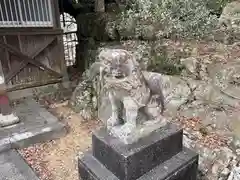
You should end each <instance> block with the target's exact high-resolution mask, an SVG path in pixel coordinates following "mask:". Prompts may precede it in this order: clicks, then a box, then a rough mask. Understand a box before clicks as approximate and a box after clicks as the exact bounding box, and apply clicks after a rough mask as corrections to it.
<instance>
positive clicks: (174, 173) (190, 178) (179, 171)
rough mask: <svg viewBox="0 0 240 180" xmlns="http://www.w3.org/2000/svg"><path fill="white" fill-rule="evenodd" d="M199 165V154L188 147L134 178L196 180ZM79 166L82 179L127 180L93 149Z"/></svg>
mask: <svg viewBox="0 0 240 180" xmlns="http://www.w3.org/2000/svg"><path fill="white" fill-rule="evenodd" d="M109 160H110V159H109ZM197 166H198V155H197V154H196V153H194V152H193V151H191V150H189V149H187V148H183V150H182V151H181V152H180V153H178V154H176V155H175V156H173V157H172V158H171V159H169V160H167V161H165V162H163V163H162V164H160V165H158V166H156V167H155V168H153V169H151V170H150V171H149V172H147V173H146V174H144V175H142V176H141V177H139V178H137V179H132V180H196V178H197ZM78 167H79V174H80V179H82V180H126V179H125V178H118V177H116V176H115V175H114V174H113V173H112V172H111V171H109V170H108V169H107V168H106V167H105V166H104V165H103V164H101V163H100V162H99V161H98V160H97V159H96V158H95V157H94V156H93V155H92V152H91V151H88V152H87V153H85V154H84V156H83V157H81V158H79V161H78Z"/></svg>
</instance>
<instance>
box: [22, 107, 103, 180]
mask: <svg viewBox="0 0 240 180" xmlns="http://www.w3.org/2000/svg"><path fill="white" fill-rule="evenodd" d="M50 111H51V112H52V113H53V114H55V115H57V116H58V117H61V118H60V119H61V120H62V121H63V122H64V123H66V125H67V127H68V134H67V135H66V136H64V137H62V138H60V139H58V140H52V141H49V142H47V143H43V144H36V145H34V146H31V147H28V148H25V149H22V150H20V153H21V154H22V155H23V157H24V158H25V159H26V161H27V162H28V163H29V164H30V165H31V167H32V168H33V169H34V170H35V172H36V173H37V175H38V176H39V177H40V179H41V180H70V179H71V180H78V172H77V156H78V155H79V154H81V153H83V152H84V151H85V150H87V148H89V147H90V146H91V132H92V130H94V129H96V128H97V127H98V126H99V125H101V124H100V123H99V122H97V121H96V120H95V121H94V120H93V121H87V122H86V121H84V120H83V119H82V118H81V117H80V116H79V115H78V114H76V113H74V112H72V110H71V109H70V108H68V107H66V106H62V105H58V106H57V107H54V108H52V109H50Z"/></svg>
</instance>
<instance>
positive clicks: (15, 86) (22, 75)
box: [0, 0, 67, 92]
mask: <svg viewBox="0 0 240 180" xmlns="http://www.w3.org/2000/svg"><path fill="white" fill-rule="evenodd" d="M62 33H63V31H62V29H61V25H60V13H59V6H58V0H0V76H4V79H5V87H6V90H7V91H8V92H13V91H18V90H25V89H29V88H33V87H38V86H43V85H47V84H53V83H58V82H63V81H65V80H67V74H66V66H65V62H64V50H63V42H62Z"/></svg>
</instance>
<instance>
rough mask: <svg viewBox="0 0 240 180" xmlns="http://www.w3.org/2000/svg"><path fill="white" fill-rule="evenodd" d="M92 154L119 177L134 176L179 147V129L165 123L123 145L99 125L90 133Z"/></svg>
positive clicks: (147, 169) (169, 156)
mask: <svg viewBox="0 0 240 180" xmlns="http://www.w3.org/2000/svg"><path fill="white" fill-rule="evenodd" d="M92 146H93V149H92V151H93V156H94V157H95V158H96V159H98V160H99V161H100V162H101V163H102V164H103V165H104V166H106V167H107V168H108V169H109V170H110V171H111V172H112V173H113V174H115V175H116V176H117V177H118V178H120V179H126V180H127V179H129V180H130V179H136V178H138V177H140V176H141V175H143V174H144V173H146V172H147V171H149V170H150V169H152V168H154V167H155V166H157V165H158V164H160V163H162V162H164V161H166V160H168V159H169V158H171V157H172V156H174V155H175V154H177V153H178V152H180V151H181V150H182V131H181V130H180V129H178V128H177V127H176V126H174V125H171V124H168V125H167V126H165V127H162V128H160V129H159V130H156V131H155V132H153V133H152V134H150V135H148V136H146V137H143V138H142V139H140V140H139V141H138V142H136V143H134V144H131V145H127V146H126V145H125V144H123V143H121V141H120V140H118V139H116V138H114V137H111V136H110V135H109V134H108V133H107V131H106V129H104V128H102V129H100V130H99V131H96V132H95V133H94V134H93V143H92Z"/></svg>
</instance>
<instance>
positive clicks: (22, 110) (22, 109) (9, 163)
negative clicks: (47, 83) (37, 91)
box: [0, 98, 66, 180]
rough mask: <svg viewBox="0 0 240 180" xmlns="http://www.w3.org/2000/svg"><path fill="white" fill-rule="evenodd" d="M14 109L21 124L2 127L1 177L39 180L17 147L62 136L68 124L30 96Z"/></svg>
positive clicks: (0, 129)
mask: <svg viewBox="0 0 240 180" xmlns="http://www.w3.org/2000/svg"><path fill="white" fill-rule="evenodd" d="M14 112H15V113H16V115H17V116H18V117H19V119H20V123H18V124H15V125H12V126H8V127H5V128H0V180H39V178H38V177H37V176H36V175H35V173H34V171H33V170H32V169H31V168H30V167H29V166H28V164H27V163H26V162H25V161H24V159H23V158H22V156H21V155H20V154H19V153H18V152H17V150H15V149H18V148H24V147H28V146H29V145H32V144H35V143H40V142H44V141H47V140H52V139H57V138H60V137H62V136H64V135H65V134H66V129H65V125H64V124H63V123H61V122H60V121H59V120H58V119H57V118H56V117H55V116H54V115H52V114H51V113H50V112H48V111H47V110H46V109H45V108H43V107H41V106H40V105H39V104H38V103H37V102H36V101H34V100H33V99H31V98H27V99H24V100H21V101H20V102H19V103H18V104H17V105H16V106H15V107H14Z"/></svg>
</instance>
